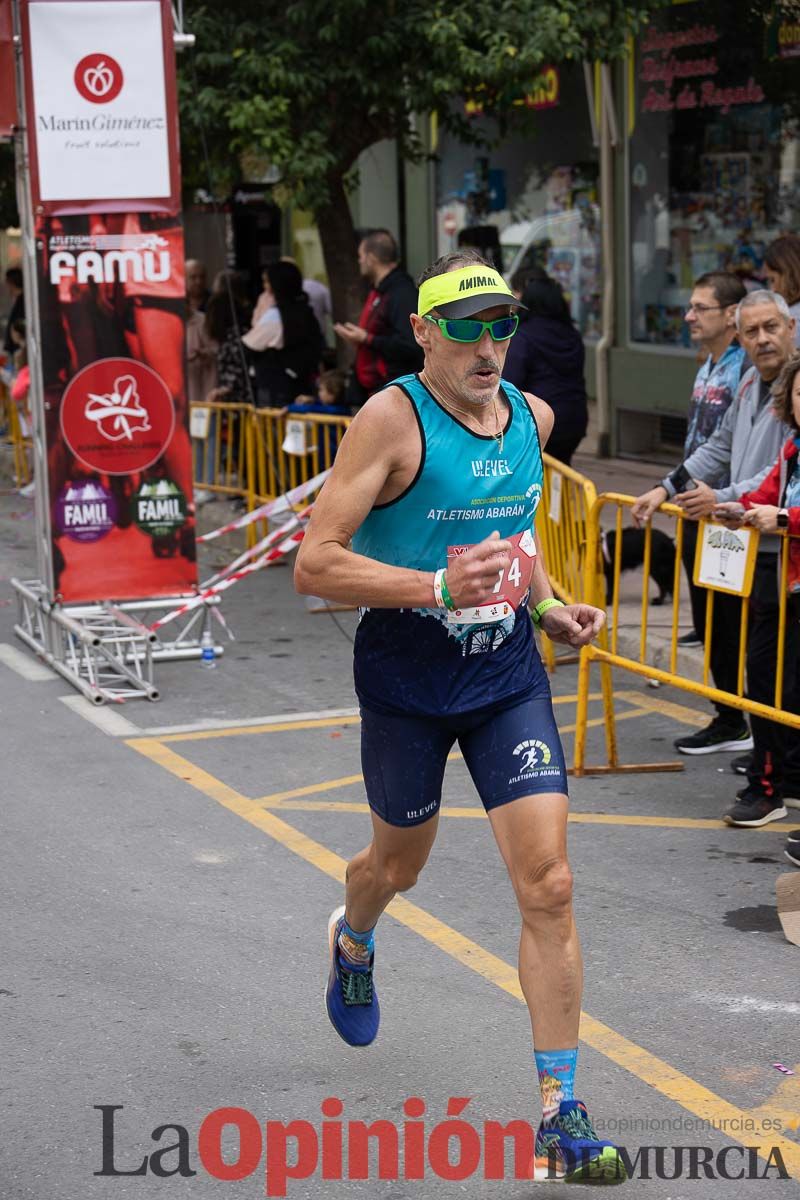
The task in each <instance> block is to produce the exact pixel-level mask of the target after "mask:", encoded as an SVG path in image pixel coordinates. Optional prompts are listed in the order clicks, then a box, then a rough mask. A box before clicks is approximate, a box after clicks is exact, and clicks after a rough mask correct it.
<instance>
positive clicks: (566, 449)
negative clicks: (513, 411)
mask: <svg viewBox="0 0 800 1200" xmlns="http://www.w3.org/2000/svg"><path fill="white" fill-rule="evenodd" d="M520 284H521V285H522V286H521V287H520V286H519V285H520ZM511 286H512V289H513V291H514V293H515V294H520V299H521V302H522V309H521V310H520V314H519V328H518V329H517V332H516V334H515V335H514V337H513V338H512V339H511V341H510V342H509V346H508V354H507V355H506V362H505V367H504V368H503V378H504V379H508V380H509V382H511V383H513V384H514V385H515V386H516V387H518V388H519V389H520V391H522V392H532V393H533V395H534V396H538V397H539V399H540V400H546V401H547V403H548V404H549V405H550V407H551V408H552V410H553V412H554V413H555V424H554V425H553V432H552V433H551V435H550V438H549V439H548V442H547V453H548V454H550V455H552V457H553V458H557V459H558V461H559V462H563V463H565V464H566V465H567V466H569V464H570V462H571V460H572V455H573V454H574V453H575V451H576V449H577V448H578V444H579V443H580V442H581V441H582V439H583V438H584V437H585V435H586V427H587V425H588V423H589V410H588V407H587V401H586V383H585V381H584V378H583V364H584V356H585V351H584V346H583V338H582V337H581V335H580V333H579V332H578V330H577V329H576V328H575V326H574V324H573V322H572V316H571V314H570V311H569V306H568V304H567V302H566V300H565V299H564V293H563V292H562V291H561V288H560V287H559V286H558V284H557V283H556V282H555V280H553V279H551V278H550V276H549V275H547V273H546V272H545V271H543V270H541V268H539V269H537V270H534V271H529V272H525V273H524V277H523V279H521V280H520V279H518V278H515V279H512V281H511Z"/></svg>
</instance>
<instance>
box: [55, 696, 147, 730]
mask: <svg viewBox="0 0 800 1200" xmlns="http://www.w3.org/2000/svg"><path fill="white" fill-rule="evenodd" d="M59 700H60V701H61V703H62V704H65V705H66V706H67V708H70V709H72V711H73V712H74V713H77V714H78V716H79V717H83V719H84V721H89V722H91V724H92V725H96V726H97V728H98V729H102V731H103V733H107V734H109V735H110V736H111V737H137V736H138V735H139V734H141V733H142V732H143V730H141V729H140V728H139V726H138V725H134V723H133V721H129V720H128V718H127V717H123V715H122V713H119V712H117V711H116V710H115V709H113V708H106V707H105V706H102V707H100V708H97V707H96V706H95V705H94V704H90V703H89V701H88V700H87V699H86V697H85V696H59Z"/></svg>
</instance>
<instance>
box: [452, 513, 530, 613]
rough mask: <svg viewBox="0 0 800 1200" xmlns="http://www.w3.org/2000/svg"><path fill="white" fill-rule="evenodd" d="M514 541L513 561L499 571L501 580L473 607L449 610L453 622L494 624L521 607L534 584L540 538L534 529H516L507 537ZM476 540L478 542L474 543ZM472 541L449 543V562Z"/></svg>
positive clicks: (467, 547) (512, 546) (512, 542)
mask: <svg viewBox="0 0 800 1200" xmlns="http://www.w3.org/2000/svg"><path fill="white" fill-rule="evenodd" d="M505 540H506V541H508V542H510V543H511V562H510V563H509V565H508V566H507V567H504V568H503V570H502V571H500V572H499V573H498V577H497V583H496V584H495V586H494V588H493V589H492V593H491V595H489V596H487V597H486V599H485V600H481V602H480V604H475V605H472V606H470V607H469V608H457V609H456V610H455V612H448V614H447V619H448V621H449V622H450V623H451V624H453V625H494V624H496V622H498V621H503V620H505V618H506V617H510V616H511V614H512V613H514V612H516V610H517V609H518V608H519V606H520V604H521V602H522V598H523V596H524V595H525V593H526V592H527V591H528V588H529V587H530V585H531V576H532V575H533V566H534V562H535V560H536V541H535V539H534V536H533V533H532V531H531V530H530V529H526V530H525V532H524V533H516V534H514V536H513V537H510V538H506V539H505ZM473 544H474V543H473ZM471 548H472V547H471V545H465V546H448V547H447V565H448V567H450V566H452V565H453V563H454V562H455V560H456V559H457V558H458V557H459V556H460V555H462V554H465V553H466V552H467V550H470V549H471Z"/></svg>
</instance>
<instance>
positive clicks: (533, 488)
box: [295, 250, 625, 1181]
mask: <svg viewBox="0 0 800 1200" xmlns="http://www.w3.org/2000/svg"><path fill="white" fill-rule="evenodd" d="M516 304H518V302H517V301H516V300H515V298H514V296H513V294H512V293H511V291H510V290H509V288H508V286H507V285H506V283H505V282H504V280H503V279H502V277H501V276H500V275H499V274H498V272H497V271H495V270H494V269H493V268H492V267H490V266H489V265H488V264H487V263H486V262H485V260H484V259H482V258H481V257H480V255H478V254H477V253H476V252H475V251H472V250H462V251H458V252H456V253H453V254H447V255H445V256H444V257H443V258H440V259H439V260H438V261H437V262H435V263H434V264H433V266H431V267H429V268H428V270H426V271H425V272H424V273H423V275H422V276H421V278H420V290H419V298H418V312H417V314H412V316H411V318H410V319H411V325H412V328H413V332H414V337H415V338H416V340H417V342H418V343H419V345H420V347H421V348H422V350H423V352H424V355H425V365H424V369H423V370H422V371H421V372H420V374H419V375H405V376H402V377H401V378H399V379H397V380H395V381H394V382H393V383H391V384H389V385H388V386H387V387H385V388H384V389H383V390H382V391H380V392H378V393H377V394H376V395H374V396H372V397H371V399H370V400H369V401H368V403H367V404H366V405H365V407H364V408H363V409H362V411H361V412H360V413H359V414H358V416H357V417H356V419H355V420H354V422H353V424H352V425H351V426H350V429H349V430H348V432H347V435H346V437H345V438H344V440H343V442H342V445H341V447H340V450H339V454H338V456H337V459H336V463H335V466H334V468H333V473H332V475H331V477H330V479H329V480H328V482H327V483H326V485H325V488H324V489H323V491H322V493H321V495H320V498H319V500H318V501H317V503H316V504H315V506H314V516H313V519H312V521H311V524H310V526H309V528H308V530H307V532H306V537H305V540H304V541H303V543H302V545H301V548H300V552H299V555H298V559H297V566H296V569H295V583H296V586H297V589H298V591H300V592H302V593H311V594H315V595H318V596H324V597H326V598H328V599H330V600H338V601H343V602H345V603H357V604H360V605H362V606H363V611H362V618H361V622H360V624H359V627H358V632H357V634H356V642H355V685H356V692H357V693H358V698H359V701H360V703H361V720H362V724H361V748H362V763H363V770H364V781H365V784H366V789H367V798H368V800H369V804H370V809H371V817H372V841H371V843H370V845H369V846H368V847H367V848H366V849H365V850H362V851H361V853H360V854H357V855H356V857H355V858H354V859H353V860H352V862H350V864H349V866H348V868H347V885H346V895H345V901H346V902H345V906H344V907H343V908H339V909H337V910H336V911H335V912H334V913H333V914H332V916H331V919H330V922H329V938H330V954H331V966H330V976H329V981H328V989H327V1007H328V1015H329V1016H330V1019H331V1022H332V1023H333V1025H334V1028H335V1029H336V1030H337V1032H338V1033H339V1034H340V1036H341V1037H342V1038H343V1039H344V1040H345V1041H346V1042H348V1043H349V1044H350V1045H352V1046H366V1045H368V1044H369V1043H370V1042H372V1041H373V1039H374V1038H375V1035H376V1033H377V1031H378V1020H379V1008H378V998H377V994H376V991H375V987H374V986H373V978H372V976H373V964H374V933H375V926H376V924H377V921H378V918H379V917H380V915H381V913H382V912H383V910H384V909H385V908H386V906H387V904H389V902H390V901H391V900H392V898H393V897H394V896H395V895H396V894H397V893H398V892H404V891H407V890H408V889H409V888H411V887H413V886H414V884H415V883H416V880H417V876H418V874H419V872H420V871H421V869H422V868H423V866H424V865H425V862H426V860H427V858H428V855H429V853H430V850H431V847H432V845H433V841H434V838H435V837H436V830H437V826H438V818H439V805H440V802H441V790H442V779H443V776H444V769H445V763H446V760H447V756H448V754H449V752H450V750H451V748H452V746H453V744H454V742H456V741H457V742H458V744H459V747H460V749H461V752H462V754H463V756H464V761H465V763H466V765H467V768H468V770H469V772H470V774H471V776H472V779H473V781H474V783H475V786H476V788H477V790H478V793H479V795H480V798H481V800H482V802H483V805H484V807H485V809H486V811H487V813H488V817H489V821H490V823H491V826H492V830H493V833H494V836H495V839H496V841H497V844H498V847H499V849H500V853H501V854H502V856H503V859H504V861H505V864H506V867H507V869H508V872H509V876H510V878H511V882H512V884H513V886H514V890H515V893H516V897H517V901H518V904H519V908H520V912H521V915H522V937H521V941H520V957H519V974H520V983H521V985H522V990H523V993H524V995H525V999H526V1002H527V1004H528V1008H529V1011H530V1015H531V1022H532V1026H533V1037H534V1043H535V1047H536V1050H535V1057H536V1065H537V1069H538V1074H539V1082H540V1088H541V1093H542V1104H543V1110H544V1114H543V1121H542V1124H541V1126H540V1128H539V1132H538V1134H537V1139H536V1165H537V1167H538V1168H539V1170H540V1171H541V1170H542V1169H546V1168H547V1165H548V1163H549V1164H550V1165H551V1166H552V1165H553V1164H554V1163H555V1164H556V1169H557V1170H558V1173H559V1174H560V1175H562V1176H565V1177H566V1178H567V1179H569V1180H575V1181H579V1180H582V1179H586V1178H599V1179H608V1180H614V1179H620V1180H621V1179H623V1178H624V1177H625V1175H624V1169H623V1167H622V1163H621V1160H620V1158H619V1155H618V1154H617V1151H616V1150H615V1148H614V1147H613V1146H611V1144H610V1143H608V1142H604V1141H601V1140H599V1139H598V1138H597V1135H596V1134H595V1133H594V1131H593V1129H592V1127H591V1125H590V1123H589V1119H588V1116H587V1114H586V1108H585V1107H584V1105H583V1104H582V1103H581V1102H580V1101H578V1100H575V1099H574V1097H573V1079H574V1073H575V1062H576V1056H577V1045H578V1022H579V1015H580V1000H581V984H582V964H581V954H580V947H579V944H578V935H577V932H576V929H575V922H574V919H573V914H572V900H571V894H572V879H571V874H570V869H569V865H568V862H567V847H566V832H567V803H568V802H567V776H566V768H565V764H564V755H563V751H562V748H561V743H560V739H559V735H558V730H557V728H556V724H555V720H554V717H553V707H552V701H551V697H550V688H549V684H548V680H547V676H546V674H545V671H544V668H543V666H542V663H541V659H540V658H539V654H538V651H537V649H536V644H535V641H534V637H533V630H532V626H531V619H530V617H529V615H528V603H529V601H530V604H531V611H532V614H533V621H534V623H536V624H537V625H539V626H540V627H541V628H542V629H544V631H545V632H546V633H547V635H548V636H549V637H550V638H552V639H553V640H554V641H557V642H564V643H566V644H568V645H570V646H582V645H584V644H585V643H587V642H588V641H590V640H591V639H592V638H593V637H594V636H595V635H596V634H597V633H598V632H599V630H600V628H601V626H602V624H603V620H604V614H603V613H602V612H601V611H600V610H599V609H596V608H591V607H589V606H588V605H586V604H575V605H569V606H566V607H565V606H564V605H563V604H561V602H560V601H558V600H556V599H555V598H554V596H553V591H552V587H551V585H550V582H549V580H548V577H547V572H546V570H545V566H544V563H543V562H542V558H541V554H540V552H539V547H538V540H537V539H536V537H535V534H534V527H533V523H534V515H535V512H536V508H537V505H538V503H539V500H540V498H541V494H542V480H543V470H542V456H541V448H542V446H543V445H544V444H545V442H546V441H547V437H548V435H549V434H550V431H551V429H552V426H553V413H552V410H551V409H550V408H548V406H547V405H546V404H545V403H544V402H543V401H542V400H539V399H537V398H536V397H535V396H529V395H525V394H523V393H522V392H520V391H518V390H517V389H516V388H515V387H513V386H512V385H511V384H509V383H506V382H502V381H501V371H502V367H503V362H504V360H505V356H506V350H507V348H508V342H509V339H510V338H511V336H512V335H513V333H514V331H515V330H516V327H517V321H518V318H517V316H516V315H515V314H514V312H513V307H514V306H515V305H516ZM351 540H352V548H350V545H351Z"/></svg>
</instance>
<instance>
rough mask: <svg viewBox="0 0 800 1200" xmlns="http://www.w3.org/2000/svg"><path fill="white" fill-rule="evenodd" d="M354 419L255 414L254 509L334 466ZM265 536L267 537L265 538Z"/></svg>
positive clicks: (264, 410)
mask: <svg viewBox="0 0 800 1200" xmlns="http://www.w3.org/2000/svg"><path fill="white" fill-rule="evenodd" d="M351 421H352V417H341V416H330V417H329V416H326V415H325V414H324V413H287V412H286V410H285V409H274V408H257V409H254V410H253V412H252V414H251V428H252V431H253V432H252V438H253V457H254V461H255V484H254V492H253V498H252V499H253V505H254V506H255V507H257V506H258V505H259V504H265V503H266V502H267V501H269V500H274V499H275V497H276V496H280V495H282V494H283V493H284V492H287V491H291V489H292V488H295V487H297V486H298V485H299V484H301V483H306V482H307V481H308V480H309V479H313V478H314V476H315V475H319V474H320V472H321V471H325V470H326V469H327V468H328V467H330V466H332V465H333V460H334V458H335V457H336V451H337V450H338V449H339V445H340V444H341V440H342V438H343V437H344V435H345V432H346V430H347V427H348V425H349V424H350V422H351ZM262 536H263V534H262Z"/></svg>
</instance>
